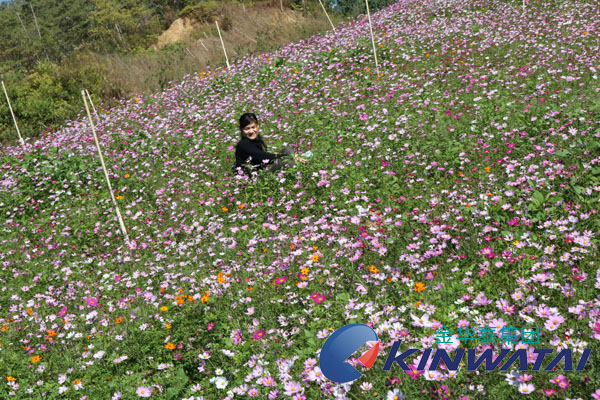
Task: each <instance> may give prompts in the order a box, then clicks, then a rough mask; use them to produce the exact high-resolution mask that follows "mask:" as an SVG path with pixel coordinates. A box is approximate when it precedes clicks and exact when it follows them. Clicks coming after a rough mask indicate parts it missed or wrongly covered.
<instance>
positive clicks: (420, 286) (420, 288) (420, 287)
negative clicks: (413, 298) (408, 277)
mask: <svg viewBox="0 0 600 400" xmlns="http://www.w3.org/2000/svg"><path fill="white" fill-rule="evenodd" d="M424 291H425V284H424V283H423V282H417V283H416V284H415V292H417V293H421V292H424Z"/></svg>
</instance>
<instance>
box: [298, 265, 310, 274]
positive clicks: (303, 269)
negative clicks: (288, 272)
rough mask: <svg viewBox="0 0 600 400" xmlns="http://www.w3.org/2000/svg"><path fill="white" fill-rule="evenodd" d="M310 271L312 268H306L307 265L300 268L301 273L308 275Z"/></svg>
mask: <svg viewBox="0 0 600 400" xmlns="http://www.w3.org/2000/svg"><path fill="white" fill-rule="evenodd" d="M309 272H310V270H309V269H308V268H306V267H304V268H302V269H301V270H300V273H301V274H302V275H308V273H309Z"/></svg>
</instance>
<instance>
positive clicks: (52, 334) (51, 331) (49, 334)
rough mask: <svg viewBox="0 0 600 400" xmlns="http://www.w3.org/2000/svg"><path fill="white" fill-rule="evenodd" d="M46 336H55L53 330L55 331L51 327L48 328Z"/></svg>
mask: <svg viewBox="0 0 600 400" xmlns="http://www.w3.org/2000/svg"><path fill="white" fill-rule="evenodd" d="M48 336H50V337H53V336H56V332H55V331H53V330H52V329H50V330H49V331H48Z"/></svg>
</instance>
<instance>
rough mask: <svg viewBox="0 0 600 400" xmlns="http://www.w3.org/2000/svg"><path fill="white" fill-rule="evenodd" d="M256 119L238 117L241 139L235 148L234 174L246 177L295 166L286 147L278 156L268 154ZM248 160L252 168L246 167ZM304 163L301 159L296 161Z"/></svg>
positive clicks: (252, 117)
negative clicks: (262, 171)
mask: <svg viewBox="0 0 600 400" xmlns="http://www.w3.org/2000/svg"><path fill="white" fill-rule="evenodd" d="M258 132H259V126H258V119H257V118H256V115H254V114H253V113H245V114H243V115H242V116H241V117H240V135H241V139H240V141H239V142H238V144H237V145H236V146H235V165H234V166H233V169H234V171H235V172H236V173H244V174H246V175H248V176H250V175H251V172H252V171H254V170H262V169H266V170H268V171H277V170H279V169H281V167H282V166H285V167H291V166H294V165H295V162H294V160H295V157H294V155H293V153H292V151H291V150H290V149H289V148H288V147H284V148H283V149H282V150H281V151H280V152H279V153H278V154H274V153H269V152H268V151H267V146H266V144H265V142H264V140H263V138H262V137H261V136H260V134H259V133H258ZM248 159H250V164H251V165H252V168H248V167H247V166H246V162H247V161H248ZM298 160H299V161H304V160H303V159H298Z"/></svg>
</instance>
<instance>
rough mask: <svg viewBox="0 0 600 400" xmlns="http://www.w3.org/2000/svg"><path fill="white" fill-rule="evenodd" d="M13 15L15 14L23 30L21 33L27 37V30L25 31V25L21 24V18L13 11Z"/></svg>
mask: <svg viewBox="0 0 600 400" xmlns="http://www.w3.org/2000/svg"><path fill="white" fill-rule="evenodd" d="M15 14H17V19H18V20H19V22H20V23H21V28H23V33H24V34H25V36H27V30H26V29H25V24H23V20H22V19H21V16H20V15H19V13H18V12H16V11H15Z"/></svg>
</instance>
